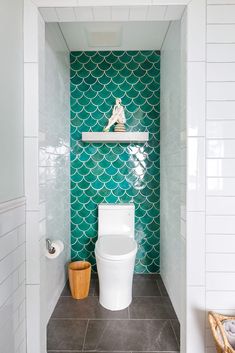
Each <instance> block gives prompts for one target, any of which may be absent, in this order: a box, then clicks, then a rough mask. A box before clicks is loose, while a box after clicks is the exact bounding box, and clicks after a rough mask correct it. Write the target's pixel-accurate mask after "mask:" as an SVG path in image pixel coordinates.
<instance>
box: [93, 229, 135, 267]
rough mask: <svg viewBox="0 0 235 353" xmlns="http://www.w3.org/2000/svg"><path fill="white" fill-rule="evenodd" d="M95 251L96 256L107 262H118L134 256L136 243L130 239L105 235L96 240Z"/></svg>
mask: <svg viewBox="0 0 235 353" xmlns="http://www.w3.org/2000/svg"><path fill="white" fill-rule="evenodd" d="M95 251H96V253H97V255H99V256H100V257H102V258H105V259H107V260H112V261H120V260H124V259H128V258H130V257H132V256H133V255H135V254H136V252H137V243H136V241H135V240H134V239H133V238H130V237H124V236H122V235H112V236H109V235H107V236H102V237H100V238H98V240H97V242H96V245H95Z"/></svg>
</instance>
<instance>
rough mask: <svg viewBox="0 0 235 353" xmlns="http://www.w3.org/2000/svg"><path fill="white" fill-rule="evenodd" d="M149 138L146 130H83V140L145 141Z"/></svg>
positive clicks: (112, 141)
mask: <svg viewBox="0 0 235 353" xmlns="http://www.w3.org/2000/svg"><path fill="white" fill-rule="evenodd" d="M148 140H149V133H148V132H83V133H82V141H84V142H111V143H115V142H123V143H130V142H146V141H148Z"/></svg>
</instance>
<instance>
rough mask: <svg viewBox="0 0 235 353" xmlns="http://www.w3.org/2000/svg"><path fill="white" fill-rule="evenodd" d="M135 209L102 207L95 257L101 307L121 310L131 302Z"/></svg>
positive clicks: (132, 207) (134, 253)
mask: <svg viewBox="0 0 235 353" xmlns="http://www.w3.org/2000/svg"><path fill="white" fill-rule="evenodd" d="M134 229H135V206H134V205H133V204H118V205H117V204H115V205H114V204H100V205H99V206H98V240H97V242H96V245H95V257H96V263H97V271H98V277H99V288H100V297H99V300H100V304H101V305H102V306H103V307H104V308H106V309H109V310H122V309H125V308H126V307H128V306H129V305H130V303H131V300H132V281H133V274H134V266H135V257H136V252H137V243H136V241H135V239H134V233H135V231H134Z"/></svg>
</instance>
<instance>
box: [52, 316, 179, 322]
mask: <svg viewBox="0 0 235 353" xmlns="http://www.w3.org/2000/svg"><path fill="white" fill-rule="evenodd" d="M50 320H54V321H60V320H68V321H71V320H74V321H87V320H89V321H169V320H177V317H176V316H174V317H171V318H165V319H156V318H155V319H153V318H149V319H146V318H143V319H137V318H135V319H128V318H112V317H110V318H109V317H106V318H84V317H81V318H78V317H74V318H73V317H51V318H50Z"/></svg>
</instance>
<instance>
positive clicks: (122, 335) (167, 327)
mask: <svg viewBox="0 0 235 353" xmlns="http://www.w3.org/2000/svg"><path fill="white" fill-rule="evenodd" d="M84 350H87V351H89V350H94V351H99V352H100V351H108V352H113V351H132V352H133V351H140V352H144V351H172V350H173V351H177V350H178V345H177V342H176V338H175V335H174V332H173V329H172V326H171V323H170V321H169V320H91V321H89V324H88V329H87V335H86V339H85V345H84Z"/></svg>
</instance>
